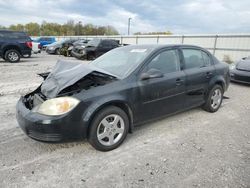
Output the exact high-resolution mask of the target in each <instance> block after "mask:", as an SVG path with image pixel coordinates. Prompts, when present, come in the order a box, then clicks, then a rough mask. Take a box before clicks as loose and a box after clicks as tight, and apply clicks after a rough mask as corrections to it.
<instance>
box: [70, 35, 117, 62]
mask: <svg viewBox="0 0 250 188" xmlns="http://www.w3.org/2000/svg"><path fill="white" fill-rule="evenodd" d="M117 47H119V41H117V40H112V39H93V40H91V41H89V42H88V43H87V44H86V46H75V47H74V48H73V49H72V51H71V55H72V56H73V57H75V58H77V59H87V60H93V59H95V58H97V57H99V56H101V55H103V54H104V53H106V52H108V51H110V50H112V49H114V48H117Z"/></svg>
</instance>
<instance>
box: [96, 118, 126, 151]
mask: <svg viewBox="0 0 250 188" xmlns="http://www.w3.org/2000/svg"><path fill="white" fill-rule="evenodd" d="M124 131H125V125H124V120H123V118H122V117H121V116H119V115H118V114H111V115H108V116H106V117H105V118H103V119H102V120H101V122H100V123H99V125H98V127H97V139H98V141H99V142H100V143H101V144H102V145H105V146H112V145H114V144H116V143H117V142H118V141H119V140H120V139H121V138H122V136H123V134H124Z"/></svg>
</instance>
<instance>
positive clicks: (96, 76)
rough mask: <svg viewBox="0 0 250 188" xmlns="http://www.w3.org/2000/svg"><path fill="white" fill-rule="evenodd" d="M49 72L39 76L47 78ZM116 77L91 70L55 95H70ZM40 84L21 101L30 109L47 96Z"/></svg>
mask: <svg viewBox="0 0 250 188" xmlns="http://www.w3.org/2000/svg"><path fill="white" fill-rule="evenodd" d="M48 75H49V73H41V74H39V76H41V77H43V78H44V79H46V78H47V76H48ZM115 80H116V78H115V77H113V76H110V75H107V74H104V73H99V72H95V71H94V72H92V73H90V74H88V75H86V76H85V77H83V78H82V79H80V80H78V81H77V82H76V83H74V84H73V85H71V86H68V87H66V88H65V89H63V90H62V91H60V93H59V94H58V95H57V96H56V97H62V96H72V95H73V94H76V93H79V92H81V91H82V90H89V89H91V88H93V87H98V86H102V85H105V84H108V83H110V82H112V81H115ZM41 86H42V84H41V85H40V86H39V87H38V88H37V89H36V90H35V91H33V92H31V93H29V94H27V95H25V96H24V98H23V100H24V101H23V102H24V104H25V106H26V107H27V108H28V109H30V110H31V109H32V108H33V107H35V106H37V105H40V104H42V103H43V102H44V101H46V100H47V99H48V98H47V97H46V96H45V95H44V94H43V93H42V92H41Z"/></svg>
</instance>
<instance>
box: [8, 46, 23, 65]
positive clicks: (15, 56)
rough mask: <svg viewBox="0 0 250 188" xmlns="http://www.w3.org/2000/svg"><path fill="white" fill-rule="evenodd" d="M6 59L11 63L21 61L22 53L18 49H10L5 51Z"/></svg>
mask: <svg viewBox="0 0 250 188" xmlns="http://www.w3.org/2000/svg"><path fill="white" fill-rule="evenodd" d="M4 57H5V60H6V61H9V62H11V63H16V62H18V61H20V58H21V55H20V53H19V52H18V51H17V50H14V49H13V50H8V51H6V52H5V56H4Z"/></svg>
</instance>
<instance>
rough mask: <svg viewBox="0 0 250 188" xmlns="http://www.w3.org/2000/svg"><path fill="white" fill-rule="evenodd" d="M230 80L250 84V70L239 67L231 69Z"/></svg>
mask: <svg viewBox="0 0 250 188" xmlns="http://www.w3.org/2000/svg"><path fill="white" fill-rule="evenodd" d="M230 80H231V81H233V82H239V83H245V84H250V72H248V71H240V70H237V69H234V70H231V71H230Z"/></svg>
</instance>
